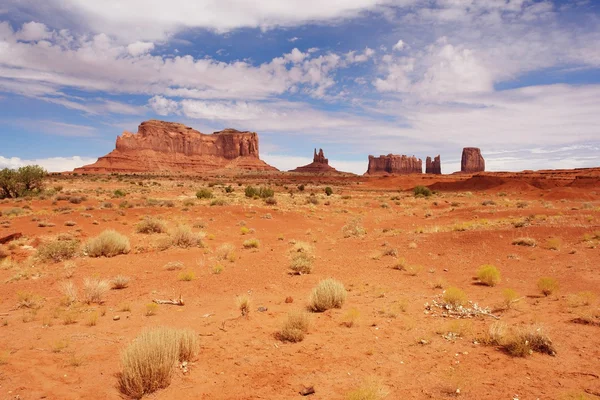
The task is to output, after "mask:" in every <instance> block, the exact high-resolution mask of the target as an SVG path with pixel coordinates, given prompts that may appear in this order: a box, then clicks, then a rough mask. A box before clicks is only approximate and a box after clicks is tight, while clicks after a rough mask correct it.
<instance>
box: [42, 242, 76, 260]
mask: <svg viewBox="0 0 600 400" xmlns="http://www.w3.org/2000/svg"><path fill="white" fill-rule="evenodd" d="M78 249H79V241H78V240H75V239H67V240H59V239H55V240H53V241H51V242H48V243H44V244H42V245H40V247H38V250H37V256H38V258H39V259H40V260H42V261H53V262H59V261H64V260H69V259H71V258H73V257H75V254H76V253H77V250H78Z"/></svg>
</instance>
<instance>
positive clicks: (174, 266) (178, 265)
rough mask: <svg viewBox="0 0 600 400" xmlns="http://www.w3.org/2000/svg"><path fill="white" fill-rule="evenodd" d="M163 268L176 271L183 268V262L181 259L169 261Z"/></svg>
mask: <svg viewBox="0 0 600 400" xmlns="http://www.w3.org/2000/svg"><path fill="white" fill-rule="evenodd" d="M163 268H164V269H166V270H167V271H176V270H180V269H183V263H182V262H181V261H169V262H168V263H166V264H165V266H164V267H163Z"/></svg>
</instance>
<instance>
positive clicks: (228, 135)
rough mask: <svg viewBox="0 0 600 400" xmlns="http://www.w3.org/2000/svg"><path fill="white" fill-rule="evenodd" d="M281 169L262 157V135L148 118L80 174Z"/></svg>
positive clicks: (80, 171)
mask: <svg viewBox="0 0 600 400" xmlns="http://www.w3.org/2000/svg"><path fill="white" fill-rule="evenodd" d="M219 169H228V170H250V171H277V169H276V168H275V167H272V166H270V165H269V164H267V163H265V162H264V161H262V160H261V159H260V158H259V154H258V134H257V133H256V132H247V131H244V132H240V131H238V130H235V129H225V130H222V131H219V132H214V133H213V134H212V135H206V134H203V133H201V132H199V131H197V130H195V129H192V128H190V127H189V126H185V125H183V124H179V123H175V122H165V121H158V120H150V121H145V122H142V123H141V124H140V126H139V127H138V132H137V133H131V132H127V131H125V132H123V134H122V135H121V136H120V137H117V142H116V146H115V150H113V151H111V152H110V153H108V154H107V155H105V156H104V157H100V158H99V159H98V161H96V162H95V163H94V164H90V165H86V166H83V167H81V168H77V169H75V171H74V172H79V173H107V172H169V173H173V172H174V173H202V172H207V171H211V170H219Z"/></svg>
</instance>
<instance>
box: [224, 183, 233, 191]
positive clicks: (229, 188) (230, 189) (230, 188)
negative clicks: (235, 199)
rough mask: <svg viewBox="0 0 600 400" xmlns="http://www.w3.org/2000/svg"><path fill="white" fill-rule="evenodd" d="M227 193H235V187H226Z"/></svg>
mask: <svg viewBox="0 0 600 400" xmlns="http://www.w3.org/2000/svg"><path fill="white" fill-rule="evenodd" d="M225 193H233V187H231V185H229V186H226V187H225Z"/></svg>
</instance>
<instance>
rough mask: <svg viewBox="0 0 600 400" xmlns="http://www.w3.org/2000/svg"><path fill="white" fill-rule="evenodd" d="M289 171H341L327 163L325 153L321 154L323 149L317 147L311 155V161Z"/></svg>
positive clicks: (312, 172) (315, 172)
mask: <svg viewBox="0 0 600 400" xmlns="http://www.w3.org/2000/svg"><path fill="white" fill-rule="evenodd" d="M289 172H302V173H308V174H321V173H336V174H339V173H341V172H339V171H338V170H337V169H335V168H333V167H332V166H330V165H329V160H328V159H327V158H325V154H323V149H319V152H318V153H317V149H315V151H314V155H313V162H311V163H310V164H307V165H303V166H302V167H298V168H296V169H293V170H291V171H289Z"/></svg>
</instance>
